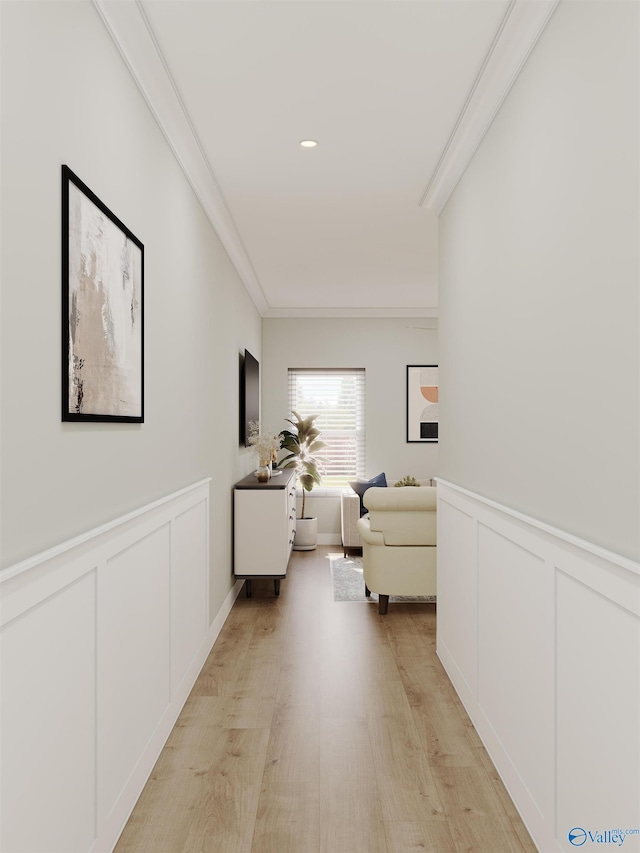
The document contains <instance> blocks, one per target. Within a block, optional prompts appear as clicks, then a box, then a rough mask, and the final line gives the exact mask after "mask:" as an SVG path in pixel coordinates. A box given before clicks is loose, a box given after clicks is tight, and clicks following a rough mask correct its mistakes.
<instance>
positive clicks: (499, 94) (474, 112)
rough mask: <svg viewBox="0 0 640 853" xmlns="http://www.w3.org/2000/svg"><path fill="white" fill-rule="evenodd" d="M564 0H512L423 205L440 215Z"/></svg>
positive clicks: (429, 185) (431, 181)
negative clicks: (557, 7) (559, 4)
mask: <svg viewBox="0 0 640 853" xmlns="http://www.w3.org/2000/svg"><path fill="white" fill-rule="evenodd" d="M559 2H560V0H511V3H510V5H509V8H508V9H507V12H506V14H505V16H504V18H503V20H502V24H501V25H500V29H499V30H498V33H497V35H496V37H495V39H494V41H493V44H492V45H491V48H490V50H489V52H488V54H487V57H486V59H485V61H484V63H483V66H482V68H481V69H480V72H479V74H478V76H477V77H476V80H475V82H474V84H473V86H472V87H471V91H470V92H469V95H468V97H467V100H466V102H465V105H464V107H463V108H462V111H461V113H460V116H459V117H458V120H457V122H456V124H455V126H454V128H453V131H452V133H451V136H450V137H449V140H448V142H447V144H446V146H445V149H444V151H443V153H442V156H441V157H440V161H439V162H438V165H437V166H436V169H435V171H434V173H433V175H432V176H431V180H430V181H429V184H428V186H427V189H426V191H425V194H424V196H423V197H422V199H421V201H420V206H421V207H427V208H429V209H430V210H433V211H434V212H435V213H437V214H440V213H441V211H442V209H443V208H444V206H445V204H446V203H447V201H448V200H449V197H450V196H451V193H452V192H453V190H454V189H455V187H456V185H457V183H458V181H459V180H460V178H461V177H462V175H463V174H464V171H465V169H466V168H467V166H468V165H469V163H470V162H471V160H472V158H473V155H474V154H475V152H476V150H477V148H478V146H479V145H480V143H481V142H482V140H483V138H484V135H485V134H486V132H487V131H488V130H489V127H490V126H491V123H492V122H493V120H494V118H495V117H496V114H497V112H498V110H499V109H500V107H501V106H502V103H503V101H504V99H505V98H506V97H507V95H508V93H509V91H510V89H511V87H512V86H513V84H514V83H515V81H516V79H517V77H518V75H519V74H520V71H521V70H522V68H523V66H524V64H525V62H526V61H527V59H528V57H529V54H530V53H531V51H532V50H533V48H534V46H535V44H536V42H537V41H538V39H539V38H540V36H541V34H542V32H543V30H544V28H545V27H546V26H547V24H548V23H549V21H550V19H551V16H552V15H553V13H554V11H555V9H556V6H557V5H558V3H559Z"/></svg>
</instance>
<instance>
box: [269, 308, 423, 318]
mask: <svg viewBox="0 0 640 853" xmlns="http://www.w3.org/2000/svg"><path fill="white" fill-rule="evenodd" d="M262 316H263V317H264V318H265V319H287V318H319V319H321V318H325V319H336V318H337V319H339V318H346V319H360V318H365V319H366V318H369V319H371V318H373V319H375V318H379V319H384V320H388V319H394V318H405V317H410V318H411V319H417V318H420V319H422V318H425V317H429V318H437V317H438V309H437V308H331V307H329V308H268V309H267V310H266V311H265V312H264V314H263V315H262Z"/></svg>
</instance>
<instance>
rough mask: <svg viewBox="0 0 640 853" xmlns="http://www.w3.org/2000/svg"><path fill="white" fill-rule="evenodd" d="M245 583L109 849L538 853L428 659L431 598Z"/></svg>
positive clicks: (323, 574)
mask: <svg viewBox="0 0 640 853" xmlns="http://www.w3.org/2000/svg"><path fill="white" fill-rule="evenodd" d="M338 550H339V549H338V548H337V547H327V546H323V547H319V548H318V549H317V550H316V551H313V552H294V553H293V555H292V558H291V561H290V563H289V570H288V576H287V578H286V580H284V581H283V582H282V584H281V594H280V597H279V598H275V597H274V596H273V584H272V582H270V581H254V584H253V598H252V599H247V598H245V596H244V590H243V591H242V592H241V594H240V596H239V598H238V599H237V601H236V603H235V605H234V607H233V609H232V611H231V613H230V615H229V617H228V619H227V621H226V623H225V625H224V627H223V629H222V632H221V633H220V636H219V637H218V640H217V642H216V644H215V646H214V647H213V649H212V651H211V654H210V655H209V657H208V659H207V662H206V664H205V666H204V668H203V670H202V672H201V674H200V676H199V678H198V680H197V682H196V684H195V686H194V688H193V690H192V692H191V695H190V697H189V699H188V701H187V703H186V705H185V707H184V709H183V711H182V714H181V715H180V717H179V719H178V721H177V724H176V726H175V728H174V730H173V732H172V734H171V736H170V738H169V740H168V742H167V744H166V746H165V748H164V749H163V751H162V754H161V756H160V758H159V760H158V762H157V764H156V766H155V768H154V770H153V773H152V775H151V778H150V779H149V781H148V783H147V785H146V787H145V789H144V791H143V793H142V796H141V798H140V800H139V802H138V804H137V806H136V808H135V810H134V811H133V813H132V815H131V818H130V819H129V822H128V824H127V826H126V827H125V830H124V832H123V834H122V836H121V838H120V841H119V843H118V845H117V847H116V853H142V851H149V853H151V851H153V853H195V851H202V853H232V851H233V853H240V851H243V853H320V851H322V853H409V851H417V850H422V851H438V853H449V852H450V853H459V851H482V852H483V853H484V851H486V853H512V851H513V853H516V851H517V853H523V851H524V853H535V849H536V848H535V846H534V845H533V843H532V841H531V839H530V838H529V835H528V833H527V831H526V829H525V828H524V826H523V824H522V822H521V820H520V818H519V816H518V814H517V812H516V810H515V808H514V806H513V804H512V803H511V800H510V798H509V797H508V795H507V793H506V791H505V789H504V787H503V785H502V783H501V782H500V780H499V778H498V776H497V773H496V771H495V769H494V767H493V765H492V763H491V761H490V759H489V757H488V756H487V754H486V752H485V750H484V748H483V747H482V744H481V742H480V740H479V738H478V736H477V735H476V733H475V730H474V729H473V727H472V726H471V723H470V721H469V718H468V717H467V715H466V713H465V711H464V709H463V707H462V705H461V704H460V702H459V700H458V699H457V696H456V694H455V692H454V690H453V688H452V687H451V685H450V682H449V680H448V678H447V676H446V675H445V673H444V671H443V669H442V667H441V665H440V662H439V660H438V658H437V657H436V654H435V628H436V616H435V606H434V605H433V604H401V603H393V602H392V603H391V604H390V606H389V613H388V615H387V616H384V617H380V616H379V615H378V612H377V606H376V605H375V604H364V603H358V602H334V601H333V595H332V589H331V575H330V570H329V560H328V555H329V554H332V553H337V551H338Z"/></svg>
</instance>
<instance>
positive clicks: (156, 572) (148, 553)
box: [97, 523, 171, 819]
mask: <svg viewBox="0 0 640 853" xmlns="http://www.w3.org/2000/svg"><path fill="white" fill-rule="evenodd" d="M170 588H171V566H170V529H169V523H167V524H164V525H163V526H162V527H159V528H158V529H157V530H156V531H154V532H153V533H150V534H148V535H147V536H145V537H144V538H143V539H141V540H140V541H139V542H135V543H134V544H133V545H130V546H129V547H128V548H126V549H125V550H124V551H121V552H119V553H118V554H114V555H113V556H112V557H111V558H110V559H109V560H107V561H106V563H105V565H104V566H103V567H101V569H100V572H99V588H98V665H97V670H98V673H99V674H100V678H99V680H98V719H99V720H100V726H99V730H98V802H99V807H100V808H99V814H100V817H101V818H103V819H104V818H106V817H108V816H109V813H110V812H111V809H112V808H113V806H114V805H115V804H116V803H117V801H118V798H119V795H120V793H121V791H122V790H123V789H124V787H125V785H126V783H127V780H128V778H129V775H130V774H131V756H132V755H142V753H143V751H144V748H145V746H146V745H147V741H148V740H149V735H150V733H151V732H153V731H155V729H156V727H157V725H158V723H159V722H160V720H161V718H162V715H163V713H164V711H165V709H166V708H167V706H168V705H169V702H170V701H171V695H170V660H171V618H170V608H171V601H170ZM123 591H126V594H125V595H123ZM114 637H117V638H118V645H117V646H116V647H115V648H114V647H113V646H112V643H111V642H110V641H111V639H112V638H114Z"/></svg>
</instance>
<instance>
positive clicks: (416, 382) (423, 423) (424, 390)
mask: <svg viewBox="0 0 640 853" xmlns="http://www.w3.org/2000/svg"><path fill="white" fill-rule="evenodd" d="M437 440H438V365H437V364H410V365H408V366H407V441H408V442H411V441H432V442H433V441H437Z"/></svg>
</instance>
